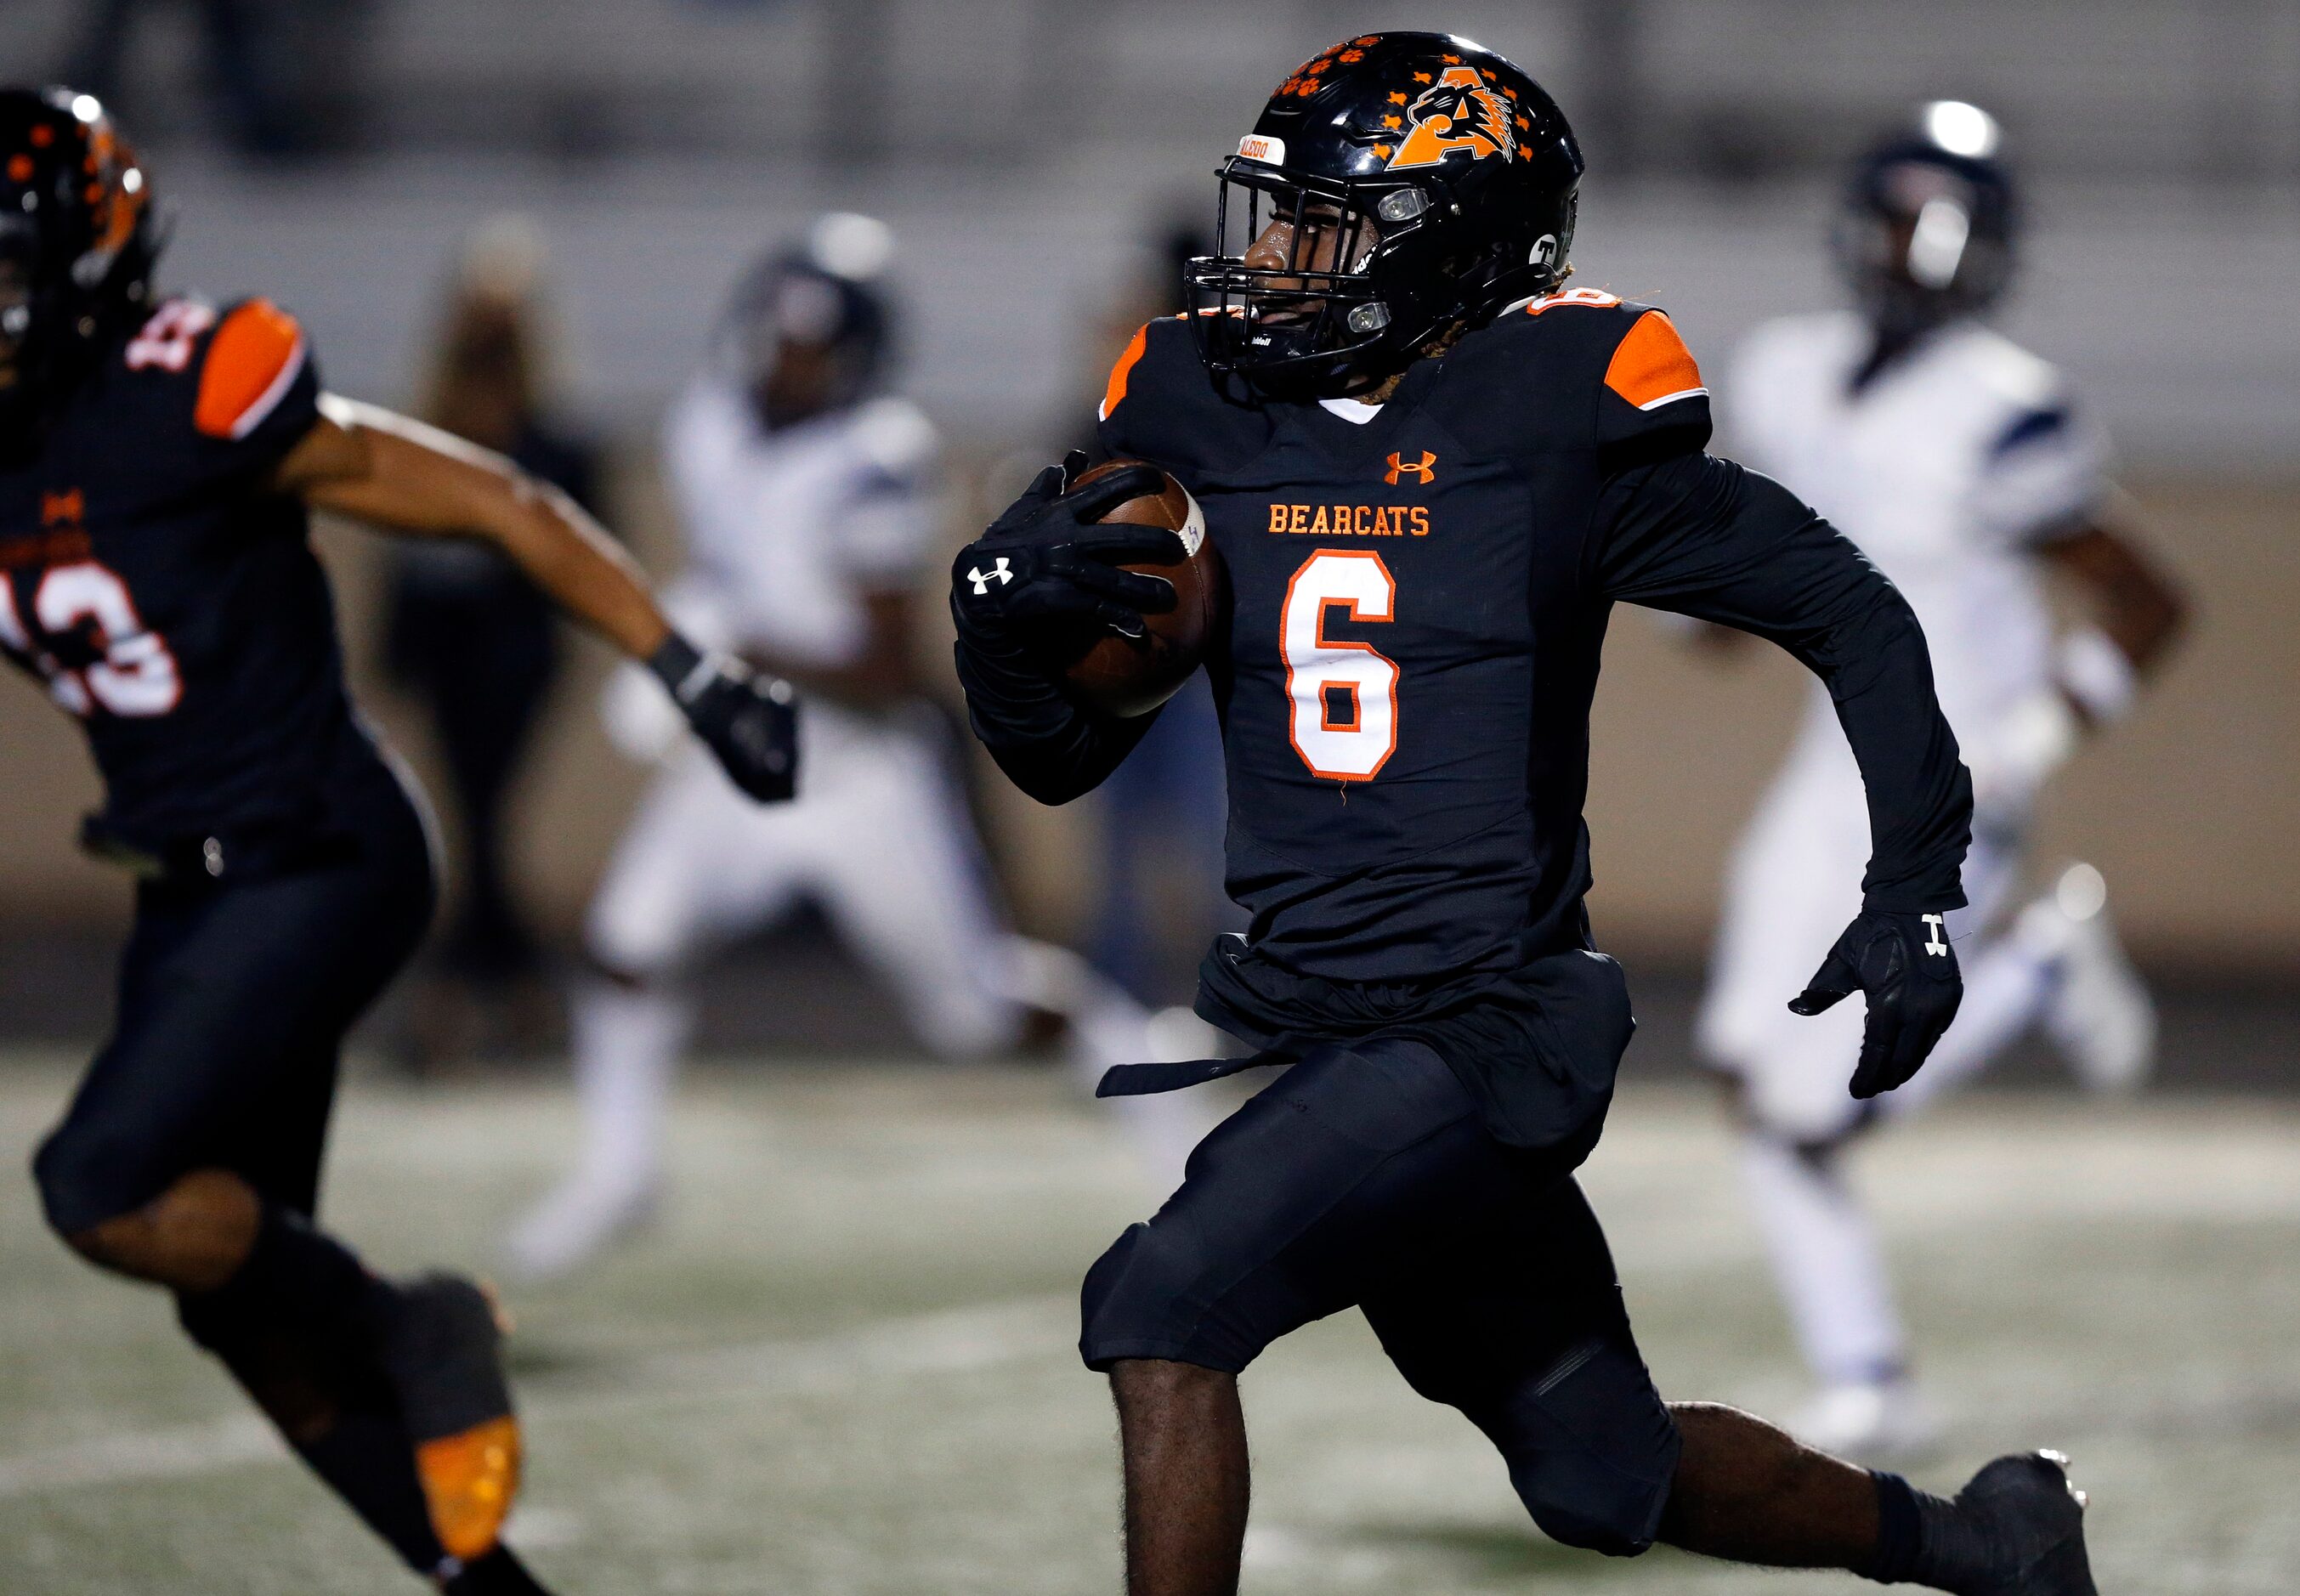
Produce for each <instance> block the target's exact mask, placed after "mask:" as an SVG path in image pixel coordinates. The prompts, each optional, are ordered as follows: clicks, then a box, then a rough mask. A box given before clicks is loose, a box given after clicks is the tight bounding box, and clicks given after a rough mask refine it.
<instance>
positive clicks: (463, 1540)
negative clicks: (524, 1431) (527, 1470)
mask: <svg viewBox="0 0 2300 1596" xmlns="http://www.w3.org/2000/svg"><path fill="white" fill-rule="evenodd" d="M387 1326H388V1327H387V1331H386V1334H385V1335H384V1338H383V1347H382V1352H383V1364H384V1367H385V1370H386V1371H387V1374H388V1375H389V1376H390V1379H391V1384H392V1387H393V1390H394V1391H395V1392H396V1394H397V1396H398V1398H399V1409H400V1414H401V1417H403V1418H404V1420H405V1421H406V1424H407V1430H408V1434H409V1435H410V1436H411V1437H412V1439H413V1440H414V1442H415V1472H416V1475H417V1477H418V1478H419V1479H420V1480H421V1482H422V1485H423V1499H424V1503H425V1505H426V1506H427V1507H428V1508H429V1510H430V1517H431V1527H432V1529H433V1530H434V1531H435V1532H436V1533H437V1535H438V1537H439V1543H440V1544H441V1545H442V1546H443V1547H445V1548H446V1550H447V1554H448V1556H449V1557H450V1558H451V1559H454V1560H456V1561H458V1562H461V1563H463V1564H467V1565H476V1564H477V1563H478V1562H479V1560H480V1559H483V1558H485V1557H486V1556H487V1553H488V1552H489V1551H491V1550H494V1549H495V1547H496V1537H497V1536H499V1535H500V1534H502V1533H503V1525H504V1519H505V1518H506V1517H510V1514H511V1504H512V1497H513V1496H514V1495H516V1494H517V1492H518V1491H519V1473H520V1434H519V1420H518V1419H517V1418H515V1417H512V1406H511V1384H510V1382H509V1381H508V1380H507V1379H506V1378H505V1377H504V1367H503V1338H504V1328H505V1326H504V1320H503V1317H502V1315H501V1314H500V1313H499V1312H498V1310H497V1309H496V1304H495V1300H494V1299H493V1298H492V1297H490V1296H489V1295H488V1294H487V1292H486V1291H484V1290H483V1289H481V1288H480V1287H479V1285H477V1284H474V1283H472V1282H471V1281H469V1280H466V1279H463V1278H462V1276H457V1275H422V1276H417V1277H416V1278H415V1279H413V1280H411V1281H409V1282H407V1283H406V1284H404V1285H402V1286H400V1287H399V1288H398V1290H397V1291H396V1293H394V1300H393V1302H392V1306H391V1310H390V1317H389V1319H388V1321H387Z"/></svg>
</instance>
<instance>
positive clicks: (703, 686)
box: [647, 632, 798, 803]
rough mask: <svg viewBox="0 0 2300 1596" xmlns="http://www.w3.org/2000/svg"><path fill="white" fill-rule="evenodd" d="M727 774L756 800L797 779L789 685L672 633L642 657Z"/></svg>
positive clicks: (776, 795)
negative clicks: (651, 652)
mask: <svg viewBox="0 0 2300 1596" xmlns="http://www.w3.org/2000/svg"><path fill="white" fill-rule="evenodd" d="M647 669H649V670H652V671H654V674H655V676H656V677H658V678H660V679H661V681H662V685H663V686H666V687H668V688H670V689H671V701H672V702H675V703H677V704H678V705H679V709H680V710H681V711H683V712H684V713H685V714H686V716H687V725H689V726H691V727H694V728H695V735H696V736H698V737H700V738H702V739H703V741H704V743H705V744H707V745H708V746H709V747H710V750H711V752H712V753H714V754H716V755H718V756H719V766H720V769H723V770H725V771H726V772H727V778H728V779H729V781H731V782H733V783H734V784H735V785H736V786H738V787H740V788H742V789H743V791H745V792H746V793H748V794H750V795H751V796H752V797H754V798H755V799H757V800H758V801H759V802H762V803H777V802H781V801H782V800H784V799H786V798H788V797H789V796H790V795H791V794H792V793H793V792H795V791H796V789H797V784H798V704H797V702H796V694H793V693H792V692H791V685H790V684H789V683H788V682H786V681H783V680H781V679H779V677H762V676H759V675H757V674H755V673H754V671H753V670H752V669H751V668H750V667H749V666H747V665H746V664H744V663H743V662H742V661H740V660H735V659H730V658H729V657H728V656H727V655H725V654H718V653H712V654H706V653H703V652H702V651H701V650H700V649H697V648H696V646H695V645H694V644H691V643H689V642H688V641H687V639H686V638H684V637H682V636H679V634H678V633H676V632H673V633H672V634H671V636H668V637H666V638H664V639H663V643H662V647H661V648H658V649H656V650H655V651H654V655H653V656H652V657H651V658H650V659H649V660H648V661H647Z"/></svg>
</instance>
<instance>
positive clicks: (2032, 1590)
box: [1956, 1452, 2099, 1596]
mask: <svg viewBox="0 0 2300 1596" xmlns="http://www.w3.org/2000/svg"><path fill="white" fill-rule="evenodd" d="M2068 1464H2069V1460H2068V1459H2067V1458H2066V1457H2065V1456H2064V1455H2063V1454H2062V1453H2060V1452H2015V1453H2013V1454H2012V1455H2010V1456H2008V1457H2003V1458H1999V1459H1996V1461H1995V1462H1993V1463H1991V1464H1989V1465H1988V1467H1984V1468H1983V1469H1982V1470H1981V1471H1980V1472H1979V1474H1976V1475H1973V1476H1972V1478H1971V1481H1970V1482H1969V1483H1968V1484H1966V1485H1965V1487H1964V1489H1963V1490H1962V1491H1960V1492H1957V1493H1956V1505H1957V1508H1958V1509H1959V1510H1960V1514H1961V1516H1963V1517H1965V1518H1966V1520H1967V1522H1969V1523H1970V1524H1971V1525H1972V1527H1973V1529H1974V1530H1975V1531H1976V1532H1977V1533H1978V1534H1979V1535H1980V1536H1981V1537H1982V1538H1983V1539H1984V1540H1985V1541H1986V1542H1987V1543H1988V1546H1989V1547H1990V1549H1991V1550H1993V1551H1994V1553H1995V1554H1996V1555H1995V1556H1994V1557H1992V1558H1991V1559H1989V1561H1990V1564H1991V1566H1992V1567H1993V1568H1994V1569H1995V1570H1996V1572H1995V1574H1994V1575H1993V1576H1992V1577H1990V1578H1988V1579H1985V1580H1982V1581H1979V1582H1978V1583H1976V1584H1970V1585H1963V1586H1960V1587H1959V1596H2099V1592H2098V1591H2097V1590H2096V1588H2095V1586H2094V1584H2093V1583H2092V1568H2091V1566H2090V1565H2089V1564H2088V1562H2087V1561H2086V1559H2085V1543H2084V1510H2085V1495H2084V1492H2081V1491H2079V1490H2078V1489H2077V1488H2076V1487H2075V1486H2074V1485H2072V1484H2070V1483H2069V1475H2068Z"/></svg>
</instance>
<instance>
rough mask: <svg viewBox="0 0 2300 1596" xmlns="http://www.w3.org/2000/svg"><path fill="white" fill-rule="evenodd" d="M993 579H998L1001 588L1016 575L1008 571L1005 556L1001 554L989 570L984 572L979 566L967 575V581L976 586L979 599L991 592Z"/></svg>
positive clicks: (975, 591)
mask: <svg viewBox="0 0 2300 1596" xmlns="http://www.w3.org/2000/svg"><path fill="white" fill-rule="evenodd" d="M993 577H996V578H998V581H999V585H1000V586H1004V585H1005V584H1006V583H1009V582H1011V581H1013V579H1014V573H1013V571H1012V570H1009V569H1007V565H1006V556H1005V555H1004V554H1001V555H999V556H998V558H997V559H996V560H994V561H991V563H990V569H988V570H984V569H982V568H981V567H980V566H979V565H978V566H975V567H973V568H971V569H969V570H968V571H967V573H966V579H967V580H968V581H970V582H971V583H973V584H974V594H975V596H976V597H977V598H980V597H981V596H982V595H983V594H987V593H988V592H989V591H990V578H993Z"/></svg>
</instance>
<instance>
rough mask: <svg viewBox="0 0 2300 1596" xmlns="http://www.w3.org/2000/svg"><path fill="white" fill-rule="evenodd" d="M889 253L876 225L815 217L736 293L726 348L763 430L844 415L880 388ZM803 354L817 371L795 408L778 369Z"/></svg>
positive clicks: (837, 216) (888, 324)
mask: <svg viewBox="0 0 2300 1596" xmlns="http://www.w3.org/2000/svg"><path fill="white" fill-rule="evenodd" d="M893 250H894V239H893V235H892V234H891V233H890V232H889V231H888V229H887V225H886V224H885V223H884V222H882V221H879V220H876V219H874V218H871V217H868V216H858V215H854V214H853V213H851V212H832V213H831V214H829V215H827V216H823V217H820V218H818V219H817V220H816V221H815V222H814V225H813V226H812V228H810V229H808V232H807V235H806V237H805V238H804V241H803V242H801V243H799V244H796V245H792V246H790V247H787V248H784V249H779V250H777V251H776V252H775V253H774V254H771V255H769V256H768V257H767V258H766V259H765V260H763V261H762V262H759V264H758V265H757V266H756V267H754V268H753V270H752V271H751V273H750V275H749V276H747V277H746V278H744V279H743V281H742V283H741V285H740V286H739V287H737V289H736V290H735V296H734V300H733V303H730V304H729V307H728V312H727V324H726V336H727V350H728V353H729V356H730V357H731V358H732V360H733V361H734V362H735V363H736V365H737V368H738V374H739V376H740V378H741V380H742V382H743V385H744V387H745V388H746V391H748V392H749V393H750V394H751V395H752V397H753V401H754V404H755V406H756V407H757V409H758V410H759V411H760V418H761V420H762V421H763V422H764V423H765V425H766V426H768V427H769V428H779V427H785V426H788V425H790V424H792V423H793V422H795V421H798V420H804V419H805V418H806V416H809V415H816V414H821V413H823V412H825V411H835V410H843V409H845V408H846V407H847V406H849V405H851V404H854V403H857V402H858V401H860V400H862V398H864V397H866V396H867V395H869V394H870V393H871V391H872V390H873V389H874V388H876V387H878V385H879V381H880V379H881V378H883V377H884V375H885V373H886V370H887V367H888V365H889V364H890V363H891V360H890V357H891V354H892V345H893V342H894V313H893V309H892V307H891V306H890V305H889V303H887V296H886V294H885V292H884V291H883V289H882V287H881V286H880V281H881V278H883V277H884V276H885V274H886V270H887V262H888V261H889V260H890V259H891V258H892V255H893ZM802 352H803V353H804V356H805V357H808V358H811V359H812V360H813V361H814V362H819V364H820V367H821V371H820V375H819V377H817V378H814V379H812V380H810V381H809V382H808V384H807V385H806V388H807V392H806V395H805V396H804V404H797V403H795V396H794V393H793V391H792V389H791V385H790V384H789V383H788V382H787V381H779V380H778V378H777V372H778V370H779V367H781V366H784V365H786V364H787V363H788V362H790V361H792V360H793V358H794V357H795V354H799V353H802ZM789 375H790V374H789V373H788V372H787V371H786V372H784V377H785V378H787V377H788V376H789Z"/></svg>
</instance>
